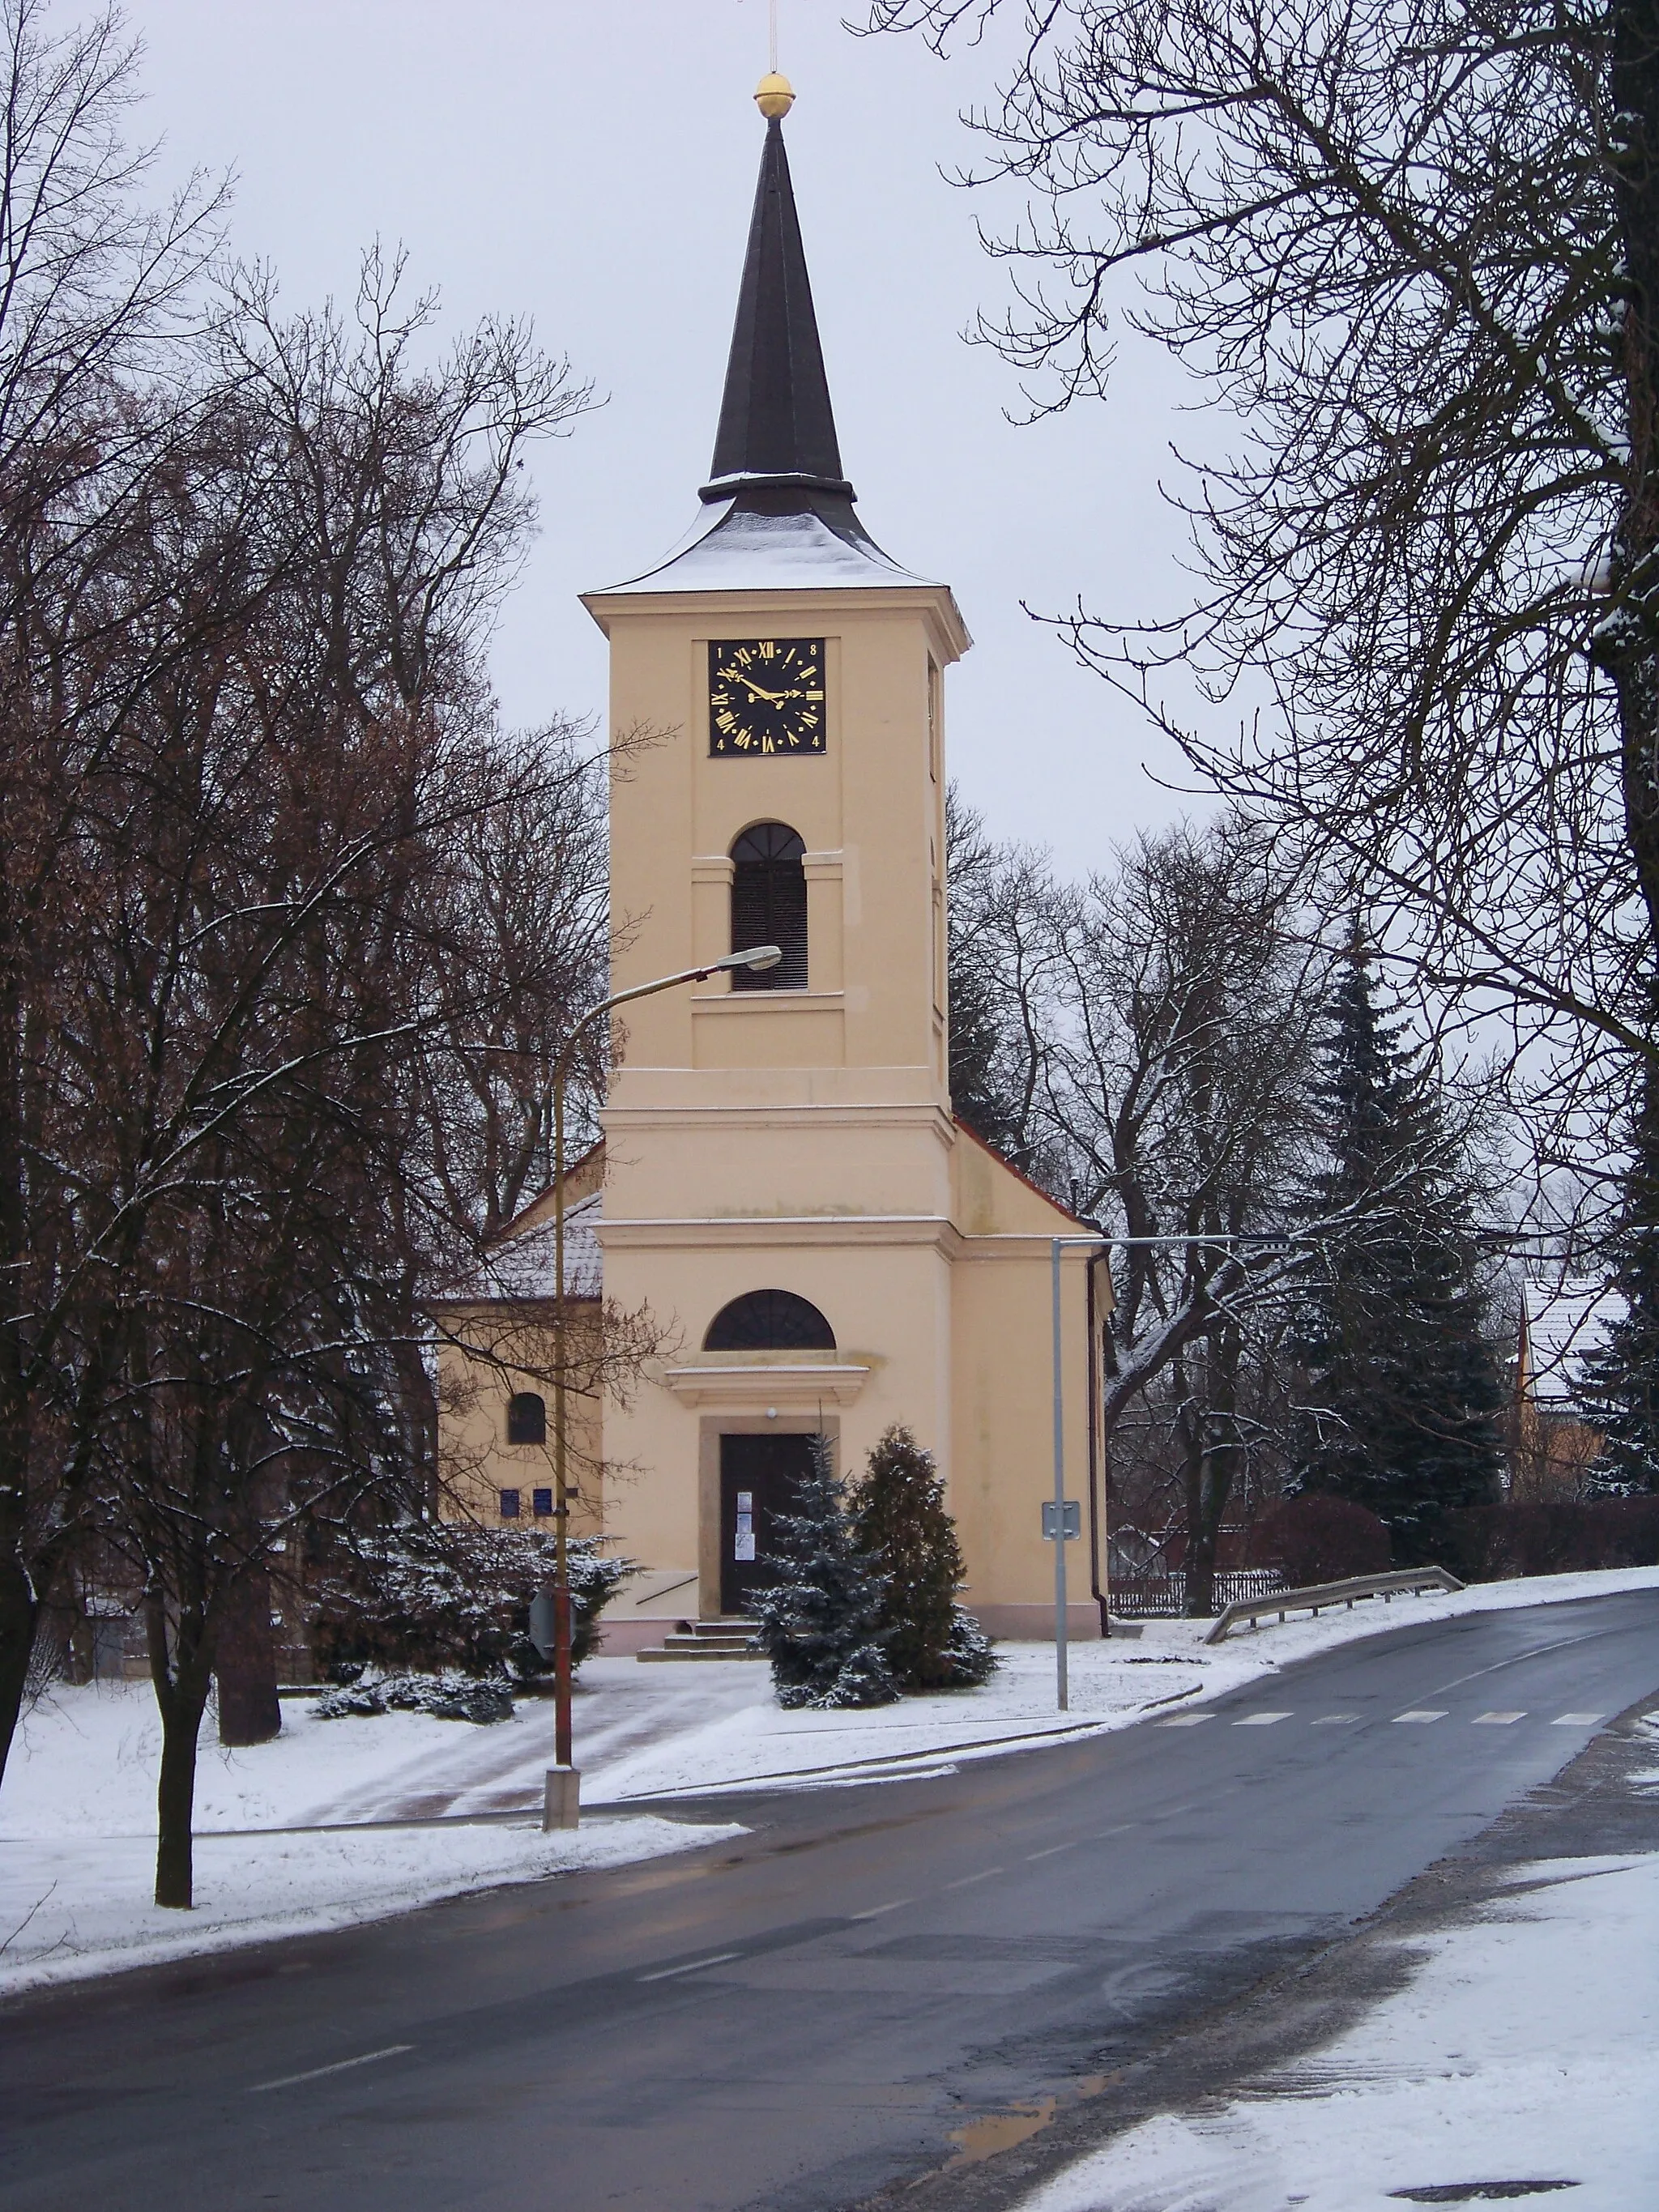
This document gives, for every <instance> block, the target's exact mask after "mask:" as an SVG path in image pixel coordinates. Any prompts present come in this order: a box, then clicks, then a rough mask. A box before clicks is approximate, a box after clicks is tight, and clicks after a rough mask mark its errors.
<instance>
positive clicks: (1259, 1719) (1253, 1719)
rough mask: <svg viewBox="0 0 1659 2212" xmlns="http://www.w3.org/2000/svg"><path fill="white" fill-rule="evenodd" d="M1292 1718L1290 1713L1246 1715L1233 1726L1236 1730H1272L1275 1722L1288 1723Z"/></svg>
mask: <svg viewBox="0 0 1659 2212" xmlns="http://www.w3.org/2000/svg"><path fill="white" fill-rule="evenodd" d="M1290 1718H1291V1715H1290V1714H1289V1713H1246V1714H1245V1716H1244V1717H1243V1720H1242V1721H1235V1722H1234V1723H1233V1726H1234V1727H1235V1728H1271V1727H1272V1726H1273V1723H1274V1722H1275V1721H1287V1720H1289V1719H1290Z"/></svg>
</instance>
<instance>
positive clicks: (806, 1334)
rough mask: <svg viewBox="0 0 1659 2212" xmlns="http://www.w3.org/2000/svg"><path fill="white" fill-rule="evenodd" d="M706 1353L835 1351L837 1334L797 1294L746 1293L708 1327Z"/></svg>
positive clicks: (814, 1309)
mask: <svg viewBox="0 0 1659 2212" xmlns="http://www.w3.org/2000/svg"><path fill="white" fill-rule="evenodd" d="M702 1348H703V1350H704V1351H705V1352H833V1351H834V1350H835V1348H836V1332H835V1331H834V1329H832V1328H830V1326H829V1322H827V1321H826V1320H825V1319H824V1317H823V1315H822V1314H821V1313H820V1312H819V1311H818V1310H817V1307H816V1306H815V1305H814V1304H812V1303H811V1300H810V1299H808V1298H801V1297H796V1295H795V1293H794V1292H793V1291H744V1294H743V1296H742V1297H740V1298H733V1299H732V1303H731V1304H730V1305H727V1306H722V1307H721V1308H720V1311H719V1312H718V1313H717V1314H716V1315H715V1316H714V1320H713V1321H712V1322H710V1323H709V1324H708V1335H707V1336H705V1337H704V1339H703V1340H702Z"/></svg>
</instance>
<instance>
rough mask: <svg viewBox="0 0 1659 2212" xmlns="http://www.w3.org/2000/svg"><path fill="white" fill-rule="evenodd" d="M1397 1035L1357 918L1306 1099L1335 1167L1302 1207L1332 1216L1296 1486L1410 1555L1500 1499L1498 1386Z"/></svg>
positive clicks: (1444, 1168)
mask: <svg viewBox="0 0 1659 2212" xmlns="http://www.w3.org/2000/svg"><path fill="white" fill-rule="evenodd" d="M1324 1056H1325V1070H1324V1075H1323V1079H1322V1082H1321V1084H1320V1085H1319V1086H1318V1089H1317V1093H1316V1104H1317V1106H1318V1109H1319V1112H1320V1118H1321V1120H1322V1122H1323V1125H1324V1128H1323V1134H1324V1139H1325V1145H1326V1151H1327V1155H1328V1161H1329V1165H1328V1168H1327V1169H1326V1170H1325V1171H1324V1172H1323V1173H1322V1174H1321V1175H1320V1176H1318V1177H1317V1179H1316V1185H1315V1189H1314V1192H1313V1194H1312V1206H1311V1210H1312V1211H1313V1212H1315V1213H1316V1215H1320V1216H1322V1217H1324V1218H1326V1219H1327V1220H1332V1219H1334V1221H1335V1222H1336V1224H1337V1226H1336V1227H1335V1228H1334V1231H1333V1232H1332V1234H1331V1238H1330V1243H1329V1246H1328V1266H1327V1269H1326V1272H1325V1274H1324V1277H1323V1279H1322V1282H1321V1284H1320V1286H1319V1288H1318V1289H1317V1290H1316V1291H1315V1292H1314V1293H1313V1295H1312V1296H1311V1297H1310V1300H1309V1302H1308V1306H1307V1309H1306V1310H1305V1311H1304V1316H1303V1324H1302V1328H1301V1332H1300V1334H1301V1346H1300V1350H1301V1355H1302V1362H1303V1365H1304V1393H1303V1395H1304V1406H1305V1412H1304V1417H1303V1435H1302V1439H1301V1443H1302V1449H1301V1453H1300V1460H1301V1464H1300V1468H1299V1470H1298V1486H1299V1487H1300V1488H1302V1489H1304V1490H1309V1491H1328V1492H1334V1493H1335V1494H1336V1495H1337V1496H1339V1497H1344V1498H1352V1499H1354V1500H1355V1501H1356V1502H1357V1503H1358V1504H1361V1505H1364V1506H1367V1507H1369V1508H1370V1510H1371V1511H1372V1512H1374V1513H1376V1515H1377V1516H1379V1518H1380V1519H1381V1520H1382V1521H1383V1522H1384V1523H1385V1524H1386V1525H1387V1527H1388V1529H1389V1534H1390V1537H1391V1539H1392V1541H1393V1547H1394V1555H1395V1560H1396V1562H1397V1563H1399V1564H1400V1565H1419V1564H1422V1563H1424V1562H1426V1561H1428V1560H1430V1559H1432V1558H1434V1557H1435V1555H1436V1554H1437V1553H1442V1552H1443V1551H1444V1550H1445V1549H1446V1548H1447V1547H1448V1546H1449V1542H1450V1541H1451V1531H1450V1529H1449V1526H1448V1521H1447V1516H1449V1514H1450V1513H1452V1512H1453V1511H1455V1510H1456V1509H1457V1508H1458V1507H1460V1506H1466V1505H1472V1504H1480V1503H1482V1502H1484V1501H1485V1500H1486V1499H1487V1498H1491V1497H1492V1496H1493V1495H1494V1493H1495V1492H1496V1489H1497V1486H1498V1470H1499V1456H1498V1455H1499V1441H1500V1431H1499V1416H1500V1413H1501V1411H1502V1409H1503V1406H1504V1390H1503V1386H1502V1383H1501V1381H1500V1378H1499V1376H1498V1364H1497V1362H1496V1360H1495V1358H1493V1355H1492V1348H1491V1346H1490V1345H1489V1343H1488V1342H1487V1340H1486V1334H1485V1333H1484V1328H1483V1321H1484V1314H1483V1302H1482V1299H1481V1296H1480V1289H1479V1286H1478V1285H1477V1283H1476V1280H1475V1277H1474V1254H1473V1248H1472V1240H1471V1239H1470V1237H1469V1235H1468V1193H1467V1189H1466V1188H1465V1179H1464V1163H1463V1161H1462V1159H1461V1158H1460V1157H1459V1149H1458V1147H1457V1146H1456V1145H1455V1143H1454V1142H1453V1141H1452V1140H1451V1139H1449V1136H1448V1133H1447V1132H1446V1130H1445V1127H1444V1121H1443V1114H1442V1112H1441V1110H1440V1107H1439V1103H1438V1100H1437V1097H1436V1095H1435V1091H1434V1088H1433V1085H1432V1084H1431V1080H1430V1078H1429V1074H1428V1072H1427V1070H1426V1068H1425V1066H1424V1065H1423V1064H1422V1063H1421V1062H1420V1061H1419V1060H1417V1059H1416V1058H1415V1057H1414V1056H1413V1054H1411V1053H1410V1052H1409V1051H1407V1049H1406V1048H1404V1046H1403V1045H1402V1044H1401V1030H1400V1029H1399V1028H1398V1027H1397V1026H1391V1025H1389V1024H1387V1023H1385V1022H1384V1021H1383V1018H1381V1016H1380V1015H1379V1013H1378V1011H1377V1007H1376V994H1375V987H1374V984H1373V981H1372V976H1371V963H1370V951H1369V948H1368V946H1367V945H1366V943H1365V940H1364V935H1363V933H1362V932H1361V931H1360V929H1359V928H1358V925H1356V927H1355V928H1354V931H1353V933H1352V937H1351V939H1350V940H1349V944H1348V946H1347V949H1346V954H1345V957H1344V960H1343V964H1342V970H1341V975H1340V981H1339V983H1338V987H1337V990H1336V993H1335V995H1334V1003H1333V1006H1332V1023H1331V1034H1330V1036H1329V1039H1328V1042H1327V1044H1326V1047H1325V1055H1324Z"/></svg>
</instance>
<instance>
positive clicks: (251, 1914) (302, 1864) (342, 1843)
mask: <svg viewBox="0 0 1659 2212" xmlns="http://www.w3.org/2000/svg"><path fill="white" fill-rule="evenodd" d="M742 1833H743V1830H742V1829H741V1828H740V1827H738V1826H726V1827H716V1826H690V1825H685V1826H682V1825H680V1824H679V1823H678V1822H675V1821H671V1820H653V1819H651V1818H650V1817H648V1816H646V1817H641V1818H638V1819H632V1820H618V1819H611V1820H595V1821H593V1822H592V1823H591V1824H589V1825H586V1826H583V1827H582V1828H580V1829H579V1830H578V1831H576V1832H574V1834H568V1835H556V1836H544V1835H543V1834H542V1833H541V1832H540V1830H539V1828H538V1826H535V1825H533V1824H532V1822H530V1821H528V1820H526V1821H525V1822H524V1823H523V1824H521V1825H515V1826H491V1827H483V1826H478V1827H466V1826H455V1827H441V1828H369V1829H357V1830H356V1831H351V1830H346V1831H340V1830H335V1831H334V1832H331V1833H329V1834H325V1835H301V1836H296V1835H284V1834H280V1833H279V1834H276V1835H261V1836H213V1835H208V1836H201V1837H198V1838H197V1844H196V1905H195V1910H194V1911H191V1912H188V1913H184V1912H163V1911H159V1910H158V1909H157V1907H156V1906H155V1905H154V1904H153V1903H152V1902H151V1895H152V1892H153V1889H154V1886H155V1844H154V1841H153V1839H152V1838H150V1837H149V1836H91V1837H86V1838H75V1839H70V1838H64V1837H59V1838H56V1839H54V1840H53V1842H52V1844H50V1846H43V1845H41V1844H38V1843H32V1842H23V1841H18V1840H15V1839H12V1838H8V1839H6V1840H5V1841H3V1842H0V1994H3V1995H12V1994H15V1992H16V1991H18V1990H27V1989H33V1988H36V1987H38V1986H40V1984H44V1983H46V1982H60V1981H70V1980H76V1979H79V1978H81V1977H82V1976H84V1975H87V1974H97V1973H107V1972H112V1970H114V1969H115V1968H117V1967H120V1966H155V1965H160V1964H161V1963H163V1962H165V1961H166V1960H170V1959H181V1958H187V1957H190V1956H192V1955H194V1954H197V1953H200V1952H204V1951H222V1950H228V1949H230V1948H234V1946H235V1945H237V1944H241V1943H263V1942H268V1941H270V1938H272V1937H273V1936H308V1935H315V1934H317V1933H319V1931H320V1930H322V1929H328V1928H346V1927H349V1926H351V1925H352V1923H354V1922H356V1921H361V1920H382V1919H385V1918H386V1917H388V1915H390V1914H392V1913H396V1912H407V1911H410V1910H412V1908H413V1907H414V1906H416V1905H431V1904H434V1903H435V1902H436V1901H437V1899H440V1898H443V1897H456V1896H459V1895H462V1894H464V1893H465V1892H467V1891H469V1890H477V1889H488V1888H490V1887H493V1886H494V1885H495V1884H497V1883H500V1882H510V1881H534V1880H536V1879H537V1878H538V1876H540V1875H550V1874H563V1873H568V1872H569V1871H570V1870H571V1869H574V1868H580V1867H604V1866H622V1865H626V1864H628V1863H629V1862H630V1861H632V1860H635V1859H642V1858H651V1857H656V1856H657V1855H658V1854H659V1853H661V1852H664V1851H680V1850H690V1849H691V1848H692V1847H693V1846H694V1845H696V1844H707V1843H715V1842H718V1841H719V1840H720V1838H722V1837H724V1836H738V1835H741V1834H742ZM8 1938H9V1941H8V1940H7V1939H8Z"/></svg>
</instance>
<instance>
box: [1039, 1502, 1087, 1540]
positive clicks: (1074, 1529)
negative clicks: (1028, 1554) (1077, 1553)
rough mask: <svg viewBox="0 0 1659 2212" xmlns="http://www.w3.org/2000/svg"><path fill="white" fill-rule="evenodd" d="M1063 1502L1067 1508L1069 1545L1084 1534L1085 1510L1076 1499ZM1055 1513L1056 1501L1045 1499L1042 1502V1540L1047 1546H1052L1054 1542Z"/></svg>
mask: <svg viewBox="0 0 1659 2212" xmlns="http://www.w3.org/2000/svg"><path fill="white" fill-rule="evenodd" d="M1063 1502H1064V1504H1065V1507H1066V1542H1067V1543H1068V1544H1069V1543H1071V1542H1072V1541H1073V1540H1074V1539H1075V1538H1076V1537H1079V1536H1080V1535H1081V1534H1083V1508H1082V1506H1081V1505H1080V1504H1079V1503H1078V1501H1077V1499H1076V1498H1066V1499H1065V1500H1064V1501H1063ZM1055 1511H1056V1507H1055V1503H1054V1499H1053V1498H1044V1499H1043V1501H1042V1541H1043V1542H1044V1543H1045V1544H1052V1543H1053V1542H1054V1515H1055Z"/></svg>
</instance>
